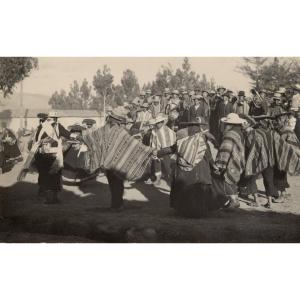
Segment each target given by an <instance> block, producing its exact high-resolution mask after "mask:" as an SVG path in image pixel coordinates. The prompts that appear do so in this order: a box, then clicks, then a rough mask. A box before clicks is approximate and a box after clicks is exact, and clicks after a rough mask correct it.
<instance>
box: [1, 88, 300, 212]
mask: <svg viewBox="0 0 300 300" xmlns="http://www.w3.org/2000/svg"><path fill="white" fill-rule="evenodd" d="M250 92H251V96H250V97H246V94H245V92H244V91H239V92H238V93H237V94H236V95H235V94H234V92H233V91H231V90H228V89H226V88H224V87H219V88H217V90H216V91H210V90H200V89H195V90H192V91H188V90H186V89H185V88H184V87H182V88H181V89H180V90H172V91H171V90H170V89H168V88H166V89H165V90H164V91H163V93H162V94H160V93H157V94H155V95H153V94H152V93H151V90H146V91H145V92H141V93H140V95H139V97H137V98H135V99H133V101H132V102H130V103H126V102H125V103H124V105H123V106H122V107H118V108H115V109H112V108H110V107H107V109H106V113H107V117H106V123H105V125H104V126H103V127H102V128H100V129H99V128H96V125H95V121H94V120H90V119H87V120H85V121H84V122H83V123H82V124H74V125H73V126H70V127H69V128H68V129H66V128H64V127H63V126H62V125H61V124H60V123H59V119H58V117H57V114H56V113H55V112H50V113H49V114H39V115H38V118H39V120H40V124H39V126H38V128H37V129H36V131H35V132H34V134H33V137H32V142H31V143H30V145H29V150H30V152H29V155H28V157H27V160H26V161H25V163H24V166H23V168H22V171H21V172H20V174H19V176H18V179H19V180H22V179H23V178H24V176H25V175H26V173H27V172H28V171H29V170H30V168H31V167H32V166H33V165H34V166H35V168H36V170H37V172H38V174H39V177H38V185H39V191H38V196H39V199H44V200H45V202H46V203H48V204H53V203H59V202H60V199H59V197H58V194H59V192H60V190H61V189H62V169H63V168H71V169H73V171H74V172H77V175H78V177H82V178H84V177H86V178H95V176H97V174H98V173H99V171H103V172H105V174H106V177H107V179H108V183H109V188H110V191H111V208H112V209H113V210H117V211H120V210H122V209H123V207H124V202H123V193H124V182H125V181H126V180H132V179H133V178H134V180H136V179H142V180H143V181H144V182H145V184H153V185H154V186H157V185H158V184H159V182H160V180H161V178H162V177H163V178H164V179H165V180H166V182H167V183H168V184H169V186H170V189H171V191H170V206H171V207H173V208H175V209H176V210H177V211H178V212H179V213H180V214H182V215H185V216H189V217H199V216H202V215H204V214H206V213H207V211H209V210H214V209H219V208H227V209H228V208H233V209H234V208H237V207H239V205H240V199H244V200H245V201H246V203H248V204H249V205H252V206H259V205H260V202H259V201H258V196H257V185H256V180H257V179H258V178H259V177H263V183H264V186H265V193H266V197H267V203H265V204H264V205H265V207H267V208H270V207H271V206H272V203H281V202H284V201H285V200H286V199H287V198H288V197H289V196H290V195H289V194H288V192H287V188H288V187H289V184H288V177H287V174H298V172H299V171H300V142H299V133H300V132H299V124H298V123H299V122H298V120H299V119H298V110H299V106H300V85H299V84H296V85H295V86H294V87H293V89H285V88H283V87H282V88H280V89H279V90H277V91H273V92H271V91H267V90H254V89H253V90H251V91H250ZM6 140H7V137H4V138H3V137H2V144H3V142H6ZM103 145H105V146H103ZM110 149H111V150H110ZM124 149H125V150H124ZM123 150H124V151H125V152H124V154H122V155H121V154H120V153H123V152H122V151H123ZM126 155H127V156H126ZM124 157H126V159H127V161H126V162H125V158H124ZM91 166H93V167H91ZM126 168H127V169H126ZM125 169H126V170H125ZM129 170H130V171H129ZM129 173H130V175H129ZM133 174H134V175H133ZM137 174H138V175H137Z"/></svg>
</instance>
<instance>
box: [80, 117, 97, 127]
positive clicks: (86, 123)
mask: <svg viewBox="0 0 300 300" xmlns="http://www.w3.org/2000/svg"><path fill="white" fill-rule="evenodd" d="M95 124H96V121H95V120H94V119H84V120H83V121H82V125H83V126H85V128H88V129H89V128H92V127H93V126H95Z"/></svg>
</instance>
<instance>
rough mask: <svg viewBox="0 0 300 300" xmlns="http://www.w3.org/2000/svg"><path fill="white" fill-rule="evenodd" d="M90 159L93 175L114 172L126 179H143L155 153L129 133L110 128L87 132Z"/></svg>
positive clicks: (118, 127)
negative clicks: (96, 172)
mask: <svg viewBox="0 0 300 300" xmlns="http://www.w3.org/2000/svg"><path fill="white" fill-rule="evenodd" d="M82 138H83V141H84V143H85V144H86V145H87V147H88V149H89V151H88V153H89V159H90V173H93V172H95V171H96V170H97V169H104V170H111V171H113V172H115V174H117V175H119V176H120V177H121V178H123V179H127V180H133V181H134V180H137V179H140V178H141V177H142V176H143V174H144V172H145V170H146V168H147V166H148V165H149V163H150V161H151V159H152V152H153V149H152V148H150V147H147V146H145V145H143V144H142V143H141V142H139V141H138V140H137V139H135V138H134V137H132V136H130V135H129V134H128V132H127V131H126V130H125V129H124V128H122V127H120V126H118V125H114V126H112V127H111V126H110V125H109V124H107V125H105V126H104V127H101V128H98V129H95V130H86V131H85V132H83V136H82Z"/></svg>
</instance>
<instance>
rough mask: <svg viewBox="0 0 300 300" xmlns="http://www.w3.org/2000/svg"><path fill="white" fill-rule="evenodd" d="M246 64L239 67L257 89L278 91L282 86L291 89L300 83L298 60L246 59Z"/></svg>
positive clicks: (275, 58)
mask: <svg viewBox="0 0 300 300" xmlns="http://www.w3.org/2000/svg"><path fill="white" fill-rule="evenodd" d="M244 62H245V64H244V65H242V66H239V67H238V70H239V71H241V72H242V73H243V74H244V75H246V76H247V77H249V78H250V80H251V85H252V86H253V87H254V88H256V89H262V88H264V89H269V90H273V91H274V90H277V89H278V88H279V87H281V86H285V87H291V86H292V85H294V84H295V83H299V82H300V65H299V59H298V58H277V57H274V58H273V59H271V58H267V57H253V58H244Z"/></svg>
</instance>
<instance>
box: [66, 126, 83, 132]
mask: <svg viewBox="0 0 300 300" xmlns="http://www.w3.org/2000/svg"><path fill="white" fill-rule="evenodd" d="M68 129H69V131H71V132H82V130H84V129H85V128H84V127H82V126H81V125H80V124H74V125H71V126H69V127H68Z"/></svg>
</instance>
